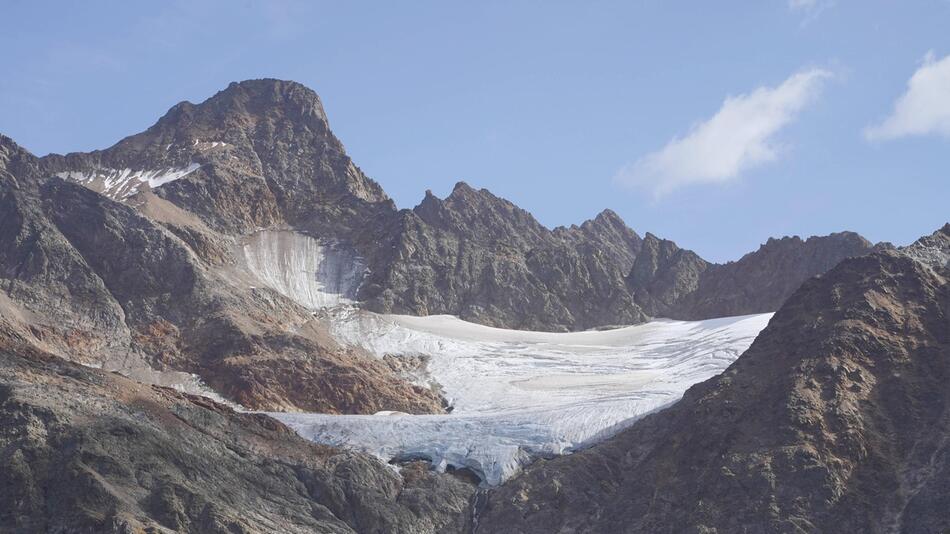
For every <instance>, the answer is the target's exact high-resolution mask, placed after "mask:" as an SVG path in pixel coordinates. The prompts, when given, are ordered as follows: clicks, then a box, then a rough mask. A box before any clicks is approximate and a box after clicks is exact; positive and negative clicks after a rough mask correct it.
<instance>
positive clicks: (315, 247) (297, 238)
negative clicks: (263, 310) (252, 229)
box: [243, 230, 366, 310]
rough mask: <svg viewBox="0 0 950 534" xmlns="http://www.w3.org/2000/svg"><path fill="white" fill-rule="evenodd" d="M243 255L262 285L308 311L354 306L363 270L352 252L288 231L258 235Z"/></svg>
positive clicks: (249, 240)
mask: <svg viewBox="0 0 950 534" xmlns="http://www.w3.org/2000/svg"><path fill="white" fill-rule="evenodd" d="M243 252H244V261H245V262H246V264H247V268H248V269H249V270H250V271H251V272H252V273H253V274H254V275H255V276H257V277H258V278H259V279H260V280H261V282H262V283H263V284H264V285H266V286H267V287H270V288H271V289H274V290H275V291H277V292H279V293H281V294H282V295H284V296H286V297H289V298H290V299H292V300H294V301H295V302H297V303H298V304H300V305H302V306H304V307H306V308H309V309H311V310H318V309H321V308H329V307H333V306H337V305H340V304H349V303H353V302H354V301H355V300H356V293H357V291H358V290H359V287H360V283H361V282H362V280H363V275H364V273H365V271H366V266H365V264H364V262H363V259H362V258H360V257H359V255H358V254H356V252H355V251H353V250H351V249H348V248H346V247H343V246H339V245H333V244H324V243H321V242H320V241H318V240H317V239H314V238H312V237H310V236H308V235H305V234H301V233H299V232H293V231H287V230H264V231H260V232H257V233H255V234H253V235H252V236H251V237H249V238H248V239H247V241H246V242H245V243H244V246H243Z"/></svg>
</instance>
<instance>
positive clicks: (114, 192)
mask: <svg viewBox="0 0 950 534" xmlns="http://www.w3.org/2000/svg"><path fill="white" fill-rule="evenodd" d="M200 167H201V165H199V164H197V163H192V164H190V165H188V166H187V167H181V168H171V167H169V168H165V169H151V170H138V171H136V170H132V169H96V170H94V171H87V172H80V171H67V172H59V173H56V176H58V177H60V178H62V179H64V180H69V181H72V182H76V183H79V184H82V185H84V186H86V187H88V188H89V189H92V190H93V191H96V192H98V193H102V194H103V195H105V196H107V197H109V198H111V199H112V200H120V201H121V200H125V199H127V198H129V197H131V196H133V195H135V194H136V193H138V192H139V191H141V190H142V189H143V188H144V186H145V185H147V186H148V187H149V188H151V189H154V188H156V187H159V186H162V185H165V184H167V183H169V182H174V181H175V180H180V179H181V178H184V177H185V176H187V175H189V174H191V173H193V172H194V171H196V170H198V169H199V168H200Z"/></svg>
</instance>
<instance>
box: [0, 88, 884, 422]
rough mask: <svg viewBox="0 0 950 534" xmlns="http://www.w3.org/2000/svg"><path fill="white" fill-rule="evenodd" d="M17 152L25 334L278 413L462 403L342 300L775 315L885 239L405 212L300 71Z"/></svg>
mask: <svg viewBox="0 0 950 534" xmlns="http://www.w3.org/2000/svg"><path fill="white" fill-rule="evenodd" d="M0 147H2V156H0V162H2V172H3V179H2V181H0V207H2V210H0V230H2V233H0V250H2V251H3V255H2V256H0V284H2V287H3V288H4V291H3V296H2V297H0V299H2V300H0V310H2V311H3V316H4V317H6V319H7V320H8V321H9V322H10V324H11V325H14V327H15V328H14V330H15V331H16V332H17V335H18V336H19V338H20V339H23V340H28V341H29V343H31V344H33V345H34V346H35V347H37V348H39V349H41V350H44V351H47V352H50V353H53V354H57V355H60V356H62V357H64V358H68V359H71V360H74V361H79V362H82V363H85V364H90V365H97V366H102V367H104V368H105V369H109V370H118V371H121V372H123V373H125V374H127V375H130V376H132V375H134V376H138V377H140V378H142V379H147V380H149V381H152V382H155V383H165V384H170V383H176V384H179V385H181V384H182V383H185V382H187V383H189V384H192V383H195V382H201V383H198V384H197V386H201V385H206V386H209V387H210V388H212V389H213V390H214V391H216V392H218V393H219V394H221V395H223V396H224V398H226V399H228V400H230V401H234V402H238V403H240V404H242V405H243V406H246V407H248V408H254V409H262V410H290V411H294V410H302V411H313V412H328V413H375V412H377V411H384V410H398V411H406V412H412V413H432V412H441V411H442V410H443V405H444V401H443V399H441V398H440V397H439V395H438V393H436V392H434V391H432V390H431V389H429V388H428V387H423V386H420V385H417V384H415V383H413V382H412V380H414V378H413V376H414V374H413V373H414V372H415V370H407V369H405V368H403V367H402V366H400V365H394V362H391V361H390V362H386V361H380V360H379V359H378V358H374V357H372V356H370V355H368V354H366V353H365V352H364V351H361V350H359V349H355V348H352V347H346V346H342V345H340V344H339V343H337V342H336V341H335V340H334V339H333V338H332V336H330V335H329V333H328V331H327V328H328V326H327V323H326V321H325V320H324V319H322V318H321V317H320V316H319V315H320V312H321V310H322V309H324V308H326V307H329V306H334V305H338V304H356V305H359V306H361V307H363V308H365V309H368V310H372V311H377V312H395V313H404V314H412V315H426V314H452V315H456V316H458V317H461V318H462V319H465V320H468V321H473V322H478V323H482V324H487V325H492V326H498V327H505V328H519V329H532V330H546V331H563V330H583V329H589V328H596V327H605V326H610V325H618V324H635V323H639V322H643V321H645V320H647V319H648V318H649V317H650V316H670V317H689V318H694V317H707V316H718V315H721V314H735V313H751V312H753V311H771V310H773V309H775V308H777V306H778V305H779V304H780V302H781V301H782V300H783V299H784V297H785V296H787V294H788V293H790V292H791V291H792V290H794V288H795V287H797V286H798V284H800V283H801V281H803V280H804V279H805V278H807V277H808V276H810V275H811V274H817V273H819V272H822V271H823V270H825V269H827V268H828V267H830V266H831V265H833V264H834V263H836V260H837V259H840V258H843V257H845V256H848V255H851V254H856V253H858V252H860V250H861V249H862V246H861V244H862V243H864V244H866V242H864V241H863V240H862V239H861V238H859V237H857V236H854V237H853V238H849V239H843V240H832V239H830V238H828V239H827V240H825V238H812V239H809V240H808V241H806V242H804V244H801V245H799V244H798V243H799V242H800V240H797V241H796V240H795V239H792V240H791V241H789V240H781V241H779V242H778V244H777V245H775V246H774V247H773V246H771V242H770V244H769V245H766V246H765V247H763V249H762V250H760V251H759V252H757V253H753V254H751V255H749V256H747V257H745V258H743V259H742V260H740V261H739V262H736V263H735V264H727V265H725V266H716V265H711V264H709V263H707V262H705V261H704V260H702V259H701V258H699V257H698V256H697V255H696V254H694V253H692V252H690V251H683V250H681V249H679V248H678V247H676V245H675V244H673V243H671V242H669V241H664V240H662V239H660V238H657V237H655V236H653V235H652V234H647V236H646V238H644V239H641V238H640V236H639V235H638V234H637V233H636V232H634V231H633V230H632V229H630V228H629V227H628V226H627V225H626V224H625V223H624V222H623V220H621V219H620V217H619V216H617V215H616V214H615V213H614V212H612V211H610V210H605V211H604V212H602V213H600V214H599V215H597V216H596V217H595V218H593V219H591V220H589V221H586V222H584V223H582V224H580V225H578V226H571V227H559V228H555V229H553V230H552V229H548V228H546V227H545V226H543V225H542V224H540V223H539V222H538V221H537V220H536V219H535V218H534V217H533V216H532V215H531V214H530V213H528V212H526V211H525V210H523V209H521V208H518V207H517V206H515V205H514V204H512V203H511V202H509V201H507V200H505V199H502V198H499V197H497V196H495V195H493V194H492V193H490V192H489V191H487V190H484V189H475V188H472V187H470V186H469V185H467V184H465V183H459V184H457V185H456V187H455V188H454V190H453V191H452V193H451V194H450V195H449V196H448V197H446V198H445V199H440V198H437V197H435V196H434V195H432V194H431V193H427V194H426V196H425V198H424V199H423V200H422V202H421V203H420V204H419V205H418V206H416V207H415V208H414V209H411V210H409V209H404V210H399V209H397V208H396V206H395V204H394V203H393V202H392V200H390V199H389V197H388V196H387V195H386V194H385V192H384V191H383V190H382V188H381V187H380V186H379V184H377V183H376V182H374V181H373V180H371V179H370V178H368V177H367V176H366V175H365V174H364V173H363V172H362V171H361V170H360V169H359V168H358V167H357V166H356V165H355V164H354V163H353V161H352V160H351V159H350V158H349V157H348V156H347V155H346V152H345V150H344V147H343V145H342V143H341V142H340V141H339V139H337V138H336V136H334V135H333V133H332V131H331V130H330V127H329V124H328V121H327V116H326V113H325V111H324V109H323V105H322V103H321V101H320V99H319V97H318V96H317V94H316V93H314V92H313V91H311V90H310V89H308V88H306V87H304V86H302V85H300V84H298V83H295V82H288V81H281V80H249V81H245V82H240V83H232V84H231V85H229V86H228V87H227V88H226V89H224V90H223V91H220V92H219V93H217V94H215V95H213V96H212V97H211V98H209V99H207V100H206V101H204V102H202V103H199V104H192V103H189V102H182V103H180V104H178V105H176V106H174V107H173V108H172V109H170V110H169V111H168V112H167V113H166V114H165V115H164V116H163V117H161V118H160V119H159V120H158V122H157V123H156V124H155V125H154V126H152V127H151V128H149V129H147V130H146V131H144V132H142V133H139V134H136V135H132V136H130V137H127V138H125V139H122V140H121V141H119V142H118V143H116V144H115V145H114V146H112V147H110V148H107V149H105V150H100V151H94V152H89V153H73V154H67V155H65V156H61V155H55V154H53V155H49V156H45V157H42V158H37V157H34V156H33V155H31V154H29V153H28V152H26V151H25V150H23V149H22V148H20V147H18V146H16V144H15V143H14V142H13V141H12V140H10V139H8V138H5V137H4V138H2V141H0ZM815 239H819V240H821V242H822V243H826V245H825V246H823V247H813V248H816V249H820V250H816V251H814V252H808V251H809V250H810V248H809V247H811V246H812V245H810V244H811V243H813V242H815V241H814V240H815ZM772 248H775V249H777V251H776V252H774V253H773V252H768V251H771V250H772ZM763 251H765V252H763ZM716 273H718V274H716ZM730 273H732V274H730ZM748 273H752V275H749V274H748ZM314 314H316V315H317V316H315V315H314ZM191 375H194V376H191ZM202 383H203V384H202ZM193 385H194V384H193Z"/></svg>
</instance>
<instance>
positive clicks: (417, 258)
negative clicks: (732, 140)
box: [363, 183, 645, 330]
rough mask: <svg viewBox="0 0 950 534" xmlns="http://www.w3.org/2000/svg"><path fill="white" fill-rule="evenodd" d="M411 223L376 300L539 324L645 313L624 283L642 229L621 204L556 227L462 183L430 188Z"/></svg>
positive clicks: (628, 318)
mask: <svg viewBox="0 0 950 534" xmlns="http://www.w3.org/2000/svg"><path fill="white" fill-rule="evenodd" d="M401 224H402V227H401V228H400V232H399V235H398V238H397V239H396V241H395V243H396V245H395V248H394V249H393V252H394V254H393V257H392V258H391V260H390V261H389V262H388V264H387V265H386V266H385V267H384V270H383V271H381V272H378V273H377V275H376V276H375V277H374V283H373V284H372V285H370V286H368V287H367V288H366V290H365V291H364V292H363V296H364V297H365V298H366V299H367V306H368V307H369V308H370V309H373V310H377V311H385V312H389V311H393V312H397V313H410V314H415V315H428V314H444V313H448V314H453V315H458V316H459V317H461V318H463V319H465V320H469V321H474V322H479V323H483V324H488V325H491V326H501V327H507V328H521V329H535V330H564V329H569V330H578V329H585V328H590V327H593V326H600V325H608V324H631V323H637V322H641V321H643V320H644V319H645V315H643V313H641V311H640V310H639V308H638V307H637V305H636V304H634V302H633V299H632V295H631V294H630V293H629V291H628V290H627V288H626V287H625V284H624V282H623V277H624V274H625V273H626V269H629V266H630V265H631V264H632V261H633V258H634V257H635V256H636V254H637V252H638V250H639V246H640V238H639V236H637V234H636V233H635V232H633V231H632V230H630V229H629V228H627V227H626V225H624V224H623V222H622V221H621V220H620V219H619V217H617V216H616V214H614V213H613V212H610V211H605V212H604V213H602V214H600V215H599V216H598V217H597V218H596V219H594V220H592V221H588V222H586V223H584V224H583V225H582V226H580V227H572V228H558V229H557V230H554V231H552V230H548V229H547V228H545V227H544V226H542V225H541V224H540V223H538V222H537V221H536V220H535V219H534V217H532V216H531V214H529V213H528V212H526V211H524V210H522V209H520V208H518V207H517V206H515V205H514V204H512V203H510V202H508V201H506V200H504V199H501V198H498V197H496V196H494V195H492V194H491V193H490V192H488V191H486V190H484V189H482V190H475V189H473V188H471V187H469V186H468V185H467V184H465V183H459V184H457V185H456V186H455V189H454V190H453V191H452V194H451V195H449V196H448V197H447V198H446V199H444V200H442V199H438V198H436V197H435V196H433V195H432V194H431V193H427V194H426V197H425V199H424V200H423V201H422V203H421V204H419V205H418V206H416V208H415V209H414V210H412V211H411V212H403V213H401Z"/></svg>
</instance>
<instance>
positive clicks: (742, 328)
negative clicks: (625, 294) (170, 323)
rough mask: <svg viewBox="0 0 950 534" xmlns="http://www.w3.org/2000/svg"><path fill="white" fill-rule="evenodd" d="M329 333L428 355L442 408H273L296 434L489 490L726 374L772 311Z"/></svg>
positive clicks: (395, 318)
mask: <svg viewBox="0 0 950 534" xmlns="http://www.w3.org/2000/svg"><path fill="white" fill-rule="evenodd" d="M331 316H332V319H331V323H332V326H331V333H332V334H333V335H334V336H335V337H336V338H337V339H338V340H339V341H341V342H343V343H345V344H348V345H351V346H358V347H362V348H364V349H366V350H367V351H369V352H370V353H372V354H374V355H376V356H379V357H382V356H387V355H388V356H391V357H400V356H413V357H418V356H420V355H421V356H424V357H425V358H426V361H427V368H426V376H425V377H424V378H419V379H418V380H420V381H421V382H423V383H426V384H428V385H437V386H438V387H439V388H441V391H442V393H443V394H444V395H445V396H446V398H447V399H448V401H449V402H450V404H451V408H452V410H451V413H448V414H444V415H408V414H404V413H399V412H391V411H390V412H380V413H379V414H376V415H326V414H308V413H272V414H270V415H272V416H273V417H275V418H277V419H278V420H280V421H282V422H283V423H285V424H287V425H288V426H289V427H291V428H293V429H294V430H295V431H297V432H298V433H299V434H300V435H302V436H304V437H306V438H308V439H311V440H314V441H317V442H320V443H326V444H329V445H335V446H341V447H348V448H355V449H359V450H362V451H365V452H368V453H371V454H374V455H376V456H377V457H379V458H381V459H383V460H385V461H389V460H396V461H399V460H409V459H426V460H429V461H431V462H432V464H433V466H434V467H435V468H437V469H439V470H444V469H446V468H447V467H449V466H452V467H454V468H468V469H470V470H472V471H474V472H475V473H476V474H478V475H479V476H480V477H481V479H482V481H483V484H486V485H497V484H500V483H502V482H503V481H504V480H506V479H507V478H509V477H511V476H512V475H514V474H515V473H517V472H518V471H520V469H521V468H522V467H523V466H524V465H525V464H526V463H528V462H530V461H532V460H533V459H535V458H537V457H547V456H553V455H558V454H564V453H568V452H571V451H572V450H576V449H578V448H582V447H585V446H587V445H589V444H591V443H594V442H596V441H598V440H601V439H604V438H606V437H608V436H610V435H612V434H614V433H616V432H619V431H620V430H622V429H623V428H625V427H627V426H629V425H630V424H632V423H633V422H634V421H636V420H637V419H638V418H640V417H643V416H644V415H646V414H649V413H650V412H653V411H656V410H658V409H661V408H663V407H665V406H668V405H670V404H671V403H673V402H675V401H676V400H678V399H679V398H680V397H682V395H683V393H684V392H685V391H686V389H687V388H688V387H689V386H691V385H693V384H695V383H697V382H701V381H703V380H706V379H708V378H710V377H712V376H714V375H716V374H718V373H720V372H722V371H723V370H724V369H725V368H726V367H727V366H728V365H729V364H730V363H732V362H733V361H735V359H736V358H738V357H739V355H740V354H741V353H742V352H743V351H745V349H746V348H748V346H749V345H750V344H751V343H752V341H753V339H755V336H756V335H757V334H758V333H759V331H761V330H762V329H763V328H764V327H765V326H766V324H767V323H768V321H769V319H770V318H771V316H772V314H770V313H766V314H757V315H747V316H741V317H726V318H719V319H710V320H705V321H673V320H664V319H661V320H654V321H651V322H648V323H645V324H641V325H636V326H629V327H624V328H617V329H613V330H601V331H584V332H572V333H548V332H530V331H519V330H505V329H499V328H492V327H488V326H482V325H477V324H473V323H467V322H465V321H462V320H460V319H458V318H455V317H452V316H444V315H442V316H428V317H414V316H401V315H381V314H375V313H371V312H368V311H363V310H358V309H355V308H352V307H339V308H334V310H333V312H332V314H331Z"/></svg>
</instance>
